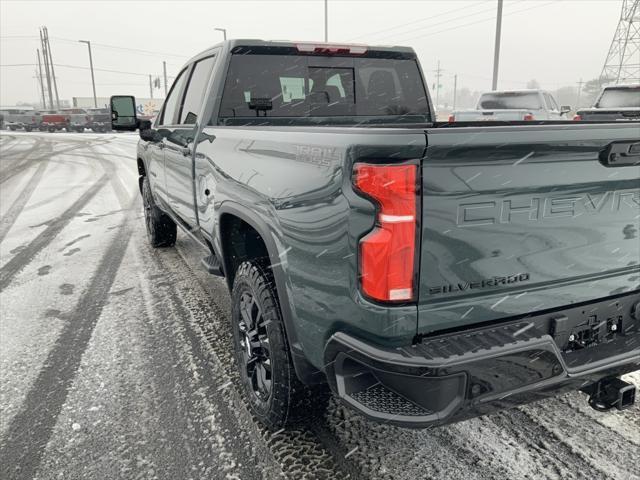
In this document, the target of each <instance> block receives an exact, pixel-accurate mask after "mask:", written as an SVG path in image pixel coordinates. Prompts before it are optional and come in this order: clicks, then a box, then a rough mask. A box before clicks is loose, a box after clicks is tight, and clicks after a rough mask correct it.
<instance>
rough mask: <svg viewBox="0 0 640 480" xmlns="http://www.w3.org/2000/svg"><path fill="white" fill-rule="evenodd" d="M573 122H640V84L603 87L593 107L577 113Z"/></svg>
mask: <svg viewBox="0 0 640 480" xmlns="http://www.w3.org/2000/svg"><path fill="white" fill-rule="evenodd" d="M574 120H576V121H586V122H590V121H594V120H595V121H613V122H619V121H622V122H628V121H640V84H630V85H610V86H607V87H604V88H603V89H602V92H600V95H598V99H597V100H596V102H595V103H594V105H593V107H592V108H583V109H580V110H579V111H577V112H576V116H575V117H574ZM639 136H640V135H639Z"/></svg>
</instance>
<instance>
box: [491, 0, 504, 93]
mask: <svg viewBox="0 0 640 480" xmlns="http://www.w3.org/2000/svg"><path fill="white" fill-rule="evenodd" d="M502 1H503V0H498V16H497V18H496V44H495V48H494V50H493V82H492V83H491V90H497V89H498V66H499V64H500V36H501V33H502Z"/></svg>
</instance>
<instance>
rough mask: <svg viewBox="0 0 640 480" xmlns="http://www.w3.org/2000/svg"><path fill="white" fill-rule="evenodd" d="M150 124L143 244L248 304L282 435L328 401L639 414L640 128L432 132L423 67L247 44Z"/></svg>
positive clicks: (207, 56) (185, 73)
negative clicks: (182, 258) (203, 273)
mask: <svg viewBox="0 0 640 480" xmlns="http://www.w3.org/2000/svg"><path fill="white" fill-rule="evenodd" d="M112 126H113V128H114V129H116V130H134V129H139V130H140V136H141V140H140V142H139V145H138V158H137V162H138V169H139V173H140V190H141V192H142V197H143V201H144V207H145V218H146V226H147V231H148V236H149V240H150V242H151V244H152V245H153V246H154V247H163V246H171V245H173V243H174V242H175V240H176V226H180V227H181V228H183V229H184V230H185V231H186V232H187V233H188V234H189V235H190V236H191V237H193V238H194V239H195V240H197V241H198V242H199V243H200V244H201V245H202V247H203V248H204V250H205V252H206V253H205V255H206V257H205V258H204V260H203V266H204V267H205V268H206V269H207V270H208V271H209V272H210V273H212V274H214V275H220V276H224V277H225V278H226V282H227V283H228V286H229V289H230V291H231V296H232V305H233V307H232V308H233V311H232V316H231V319H232V324H233V325H232V327H233V332H234V345H235V350H236V352H235V354H236V359H237V363H238V368H239V371H240V378H241V383H242V386H243V389H244V393H245V395H246V399H247V402H248V403H249V405H250V407H251V408H252V410H253V412H254V413H255V415H256V416H257V417H258V418H259V419H260V420H261V421H263V422H264V423H266V424H267V425H269V426H271V427H273V428H280V427H282V426H283V425H285V424H287V423H289V422H291V421H294V420H296V419H297V420H299V419H301V418H305V416H306V415H308V414H310V413H311V412H314V411H316V409H315V408H311V407H314V406H318V405H321V404H322V402H323V399H324V398H325V397H326V395H324V392H325V391H326V390H327V389H326V384H327V383H328V384H329V385H330V387H331V389H332V390H333V392H334V393H335V394H336V395H337V396H338V397H339V398H340V399H341V400H342V401H343V402H345V403H346V404H347V405H349V406H350V407H352V408H353V409H355V410H357V411H359V412H361V413H363V414H364V415H366V416H368V417H370V418H372V419H375V420H378V421H382V422H389V423H393V424H398V425H404V426H427V425H433V424H443V423H448V422H452V421H457V420H460V419H463V418H467V417H470V416H474V415H481V414H485V413H488V412H490V411H492V410H494V409H496V408H505V407H508V406H513V405H518V404H521V403H525V402H530V401H533V400H536V399H540V398H544V397H546V396H549V395H552V394H556V393H559V392H562V391H566V390H570V389H574V390H575V389H580V390H582V391H584V392H586V393H587V394H588V395H589V402H590V403H591V405H592V406H593V407H594V408H597V409H600V410H606V409H609V408H612V407H614V406H615V407H618V408H625V407H628V406H630V405H631V404H633V402H634V399H635V387H634V386H633V385H630V384H627V383H625V382H623V381H622V380H620V378H619V377H620V376H621V375H622V374H624V373H626V372H630V371H633V370H636V369H638V368H639V366H640V240H639V234H640V232H639V230H640V165H639V163H638V161H639V160H640V131H639V128H638V125H634V124H611V123H599V124H593V123H591V124H580V123H578V122H547V123H543V122H520V123H508V124H505V123H502V124H501V123H489V122H481V123H464V122H462V123H455V124H451V125H449V124H446V123H438V122H436V121H435V115H434V111H433V106H432V102H431V101H430V97H429V94H428V91H427V89H426V87H425V81H424V75H423V73H422V72H421V70H420V66H419V64H418V61H417V59H416V55H415V53H414V52H413V50H411V49H409V48H403V47H365V46H361V45H330V44H308V43H298V44H296V43H288V42H264V41H257V40H232V41H227V42H224V43H222V44H220V45H217V46H215V47H213V48H211V49H209V50H207V51H205V52H203V53H201V54H200V55H198V56H196V57H194V58H193V59H192V60H191V61H189V62H188V63H187V65H186V66H185V67H184V69H183V70H182V71H180V73H179V74H178V76H177V79H176V81H175V82H174V85H173V87H172V88H171V91H170V93H169V95H168V97H167V99H166V101H165V104H164V106H163V108H162V110H161V112H160V114H159V116H158V118H157V119H156V120H155V121H154V122H153V123H150V122H148V121H140V120H138V119H137V118H136V116H135V104H134V102H133V98H132V97H125V96H121V97H113V98H112Z"/></svg>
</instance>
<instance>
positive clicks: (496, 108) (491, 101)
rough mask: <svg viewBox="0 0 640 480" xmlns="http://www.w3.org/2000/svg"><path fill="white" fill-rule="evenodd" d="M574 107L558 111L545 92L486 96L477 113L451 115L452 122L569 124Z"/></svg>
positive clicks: (512, 92) (471, 111)
mask: <svg viewBox="0 0 640 480" xmlns="http://www.w3.org/2000/svg"><path fill="white" fill-rule="evenodd" d="M570 111H571V107H569V106H562V107H558V103H557V102H556V100H555V98H553V95H551V94H550V93H549V92H546V91H544V90H514V91H501V92H498V91H496V92H486V93H483V94H482V95H481V96H480V99H479V100H478V105H477V107H476V109H475V110H460V111H455V112H452V113H451V115H450V116H449V122H476V121H492V122H495V121H532V120H566V117H565V116H566V114H567V113H569V112H570Z"/></svg>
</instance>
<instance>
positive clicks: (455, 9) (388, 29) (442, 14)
mask: <svg viewBox="0 0 640 480" xmlns="http://www.w3.org/2000/svg"><path fill="white" fill-rule="evenodd" d="M489 1H491V0H485V1H484V2H481V3H479V4H477V5H481V4H482V3H488V2H489ZM469 8H470V7H467V6H464V7H461V8H454V9H453V10H447V11H446V12H442V13H439V14H438V15H431V16H429V17H422V18H419V19H417V20H413V21H411V22H407V23H401V24H398V25H395V26H393V27H389V28H385V29H382V30H377V31H374V32H369V33H365V34H362V35H358V36H357V37H352V38H350V39H348V40H347V41H351V40H355V39H357V38H363V37H370V36H375V35H377V34H378V33H385V32H389V31H391V30H397V29H398V28H402V27H407V26H409V25H415V24H416V23H420V22H424V21H425V20H433V19H434V18H438V17H443V16H445V15H449V14H450V13H455V12H459V11H460V10H467V9H469ZM471 8H474V7H471ZM450 21H453V20H450ZM412 31H413V30H412ZM404 33H406V32H404ZM383 38H386V37H383Z"/></svg>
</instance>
